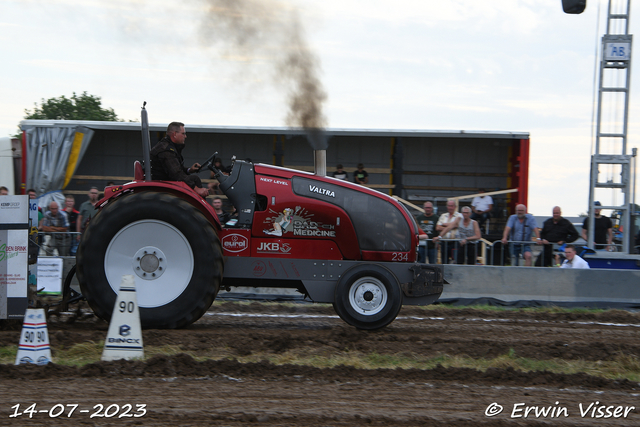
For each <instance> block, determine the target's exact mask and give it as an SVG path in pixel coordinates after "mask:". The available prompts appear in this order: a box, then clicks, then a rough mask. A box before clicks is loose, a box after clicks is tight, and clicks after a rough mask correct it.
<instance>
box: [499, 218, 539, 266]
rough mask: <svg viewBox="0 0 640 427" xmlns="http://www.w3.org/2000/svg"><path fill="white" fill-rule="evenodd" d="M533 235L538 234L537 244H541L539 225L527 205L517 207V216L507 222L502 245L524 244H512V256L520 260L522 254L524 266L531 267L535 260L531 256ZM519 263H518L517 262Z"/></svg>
mask: <svg viewBox="0 0 640 427" xmlns="http://www.w3.org/2000/svg"><path fill="white" fill-rule="evenodd" d="M532 233H535V234H536V243H537V244H540V229H539V228H538V223H537V222H536V219H535V218H534V217H533V215H531V214H528V213H527V207H526V206H525V205H518V206H516V214H515V215H511V216H510V217H509V220H508V221H507V226H506V227H505V228H504V233H502V243H503V244H506V243H507V241H512V242H522V243H512V244H511V245H509V246H510V247H511V254H512V255H513V256H515V257H516V259H518V257H519V256H520V254H522V256H523V258H524V265H525V266H526V267H531V261H532V259H533V257H532V255H531V244H529V243H526V242H531V235H532ZM516 262H517V261H516Z"/></svg>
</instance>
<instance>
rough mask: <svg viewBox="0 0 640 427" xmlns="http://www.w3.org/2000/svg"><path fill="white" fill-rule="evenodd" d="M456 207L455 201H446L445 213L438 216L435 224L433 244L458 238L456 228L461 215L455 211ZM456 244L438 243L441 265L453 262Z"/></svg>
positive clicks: (448, 242)
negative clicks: (450, 260) (435, 232)
mask: <svg viewBox="0 0 640 427" xmlns="http://www.w3.org/2000/svg"><path fill="white" fill-rule="evenodd" d="M457 209H458V206H457V204H456V202H455V201H453V200H449V201H447V213H443V214H442V215H440V218H439V219H438V223H437V224H436V231H437V232H438V233H439V234H436V235H435V236H434V237H433V241H434V242H439V241H440V239H457V238H458V226H459V225H460V221H462V214H461V213H460V212H458V211H457ZM455 247H456V242H451V241H446V242H440V252H441V254H440V256H441V257H442V263H443V264H449V259H452V260H455V259H456V258H455V254H454V253H453V252H454V249H455Z"/></svg>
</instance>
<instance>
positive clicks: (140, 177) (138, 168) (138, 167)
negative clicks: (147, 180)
mask: <svg viewBox="0 0 640 427" xmlns="http://www.w3.org/2000/svg"><path fill="white" fill-rule="evenodd" d="M133 179H134V180H135V181H144V169H143V168H142V163H140V161H139V160H136V161H135V162H133Z"/></svg>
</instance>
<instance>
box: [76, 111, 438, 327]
mask: <svg viewBox="0 0 640 427" xmlns="http://www.w3.org/2000/svg"><path fill="white" fill-rule="evenodd" d="M142 127H143V151H144V156H145V165H147V167H146V173H145V172H143V171H142V167H141V166H140V164H139V163H138V162H136V174H135V180H134V181H133V182H130V183H127V184H124V185H117V186H112V187H108V188H106V189H105V197H104V199H102V200H100V201H99V202H98V204H97V205H96V207H97V208H99V209H100V212H99V213H98V214H97V215H96V216H95V217H94V218H93V219H92V220H91V223H90V225H89V227H88V228H87V230H86V232H85V233H84V235H83V237H82V241H81V242H80V246H79V248H78V253H77V276H78V280H79V283H80V288H81V291H82V294H83V296H84V297H85V298H86V299H87V302H88V303H89V305H90V306H91V308H92V309H93V311H94V312H95V314H96V315H97V316H99V317H100V318H103V319H105V320H109V319H110V317H111V313H112V311H113V305H114V303H115V300H116V294H117V292H118V289H119V286H120V282H121V278H122V276H123V275H125V274H131V275H134V277H135V279H136V280H135V283H136V291H137V299H138V305H139V307H140V316H141V322H142V327H143V328H180V327H184V326H187V325H189V324H191V323H193V322H195V321H196V320H198V319H199V318H200V317H201V316H202V315H203V314H204V313H205V312H206V311H207V309H208V308H209V307H210V306H211V304H212V303H213V301H214V299H215V298H216V295H217V294H218V291H219V290H220V289H221V288H224V289H230V288H231V287H234V286H255V287H271V288H295V289H297V290H298V291H299V292H301V293H302V294H304V295H306V296H307V297H308V298H309V299H310V300H312V301H314V302H321V303H333V306H334V308H335V311H336V313H338V315H339V316H340V317H341V318H342V319H343V320H344V321H345V322H347V323H349V324H350V325H353V326H355V327H357V328H361V329H379V328H382V327H384V326H386V325H388V324H389V323H391V322H392V321H393V320H394V319H395V318H396V316H397V315H398V312H399V311H400V308H401V306H402V304H411V305H427V304H431V303H433V302H435V301H436V300H437V299H438V298H439V297H440V294H441V293H442V290H443V283H444V277H443V267H442V266H436V265H425V264H419V263H416V262H415V260H416V253H417V244H418V237H417V236H418V229H417V225H416V223H415V221H414V219H413V217H412V216H411V215H410V213H409V212H408V211H407V209H406V208H405V207H404V206H403V205H402V204H400V203H398V202H397V201H396V200H395V199H393V198H391V197H389V196H387V195H385V194H382V193H379V192H377V191H374V190H370V189H368V188H366V187H362V186H360V185H357V184H353V183H349V182H345V181H340V180H337V179H334V178H329V177H325V176H319V175H317V174H311V173H306V172H301V171H297V170H292V169H285V168H281V167H276V166H271V165H264V164H254V163H250V162H246V161H241V160H234V161H233V164H232V169H231V173H230V174H229V175H228V176H227V175H224V174H222V173H221V172H220V171H218V170H216V169H215V168H214V166H213V165H212V160H213V156H212V157H211V158H210V159H209V160H208V161H206V162H205V164H204V165H203V168H204V167H206V168H209V169H210V170H212V171H214V172H215V174H216V178H217V179H218V180H219V182H220V188H221V189H222V191H223V192H224V194H225V195H226V196H227V197H228V199H229V200H230V201H231V203H232V204H233V205H234V206H235V208H236V209H237V212H238V221H237V223H236V224H235V225H234V226H233V227H224V228H223V226H222V225H221V224H220V222H219V221H218V217H217V215H216V213H215V211H214V210H213V208H212V207H211V206H210V205H209V204H208V203H207V202H206V201H205V200H203V199H202V198H201V197H200V196H198V195H197V194H196V193H195V192H194V191H193V190H191V189H190V188H189V187H188V186H187V185H186V184H185V183H183V182H173V181H172V182H169V181H152V180H150V179H149V177H150V171H149V168H148V165H149V132H148V123H147V119H146V111H145V110H144V108H143V114H142Z"/></svg>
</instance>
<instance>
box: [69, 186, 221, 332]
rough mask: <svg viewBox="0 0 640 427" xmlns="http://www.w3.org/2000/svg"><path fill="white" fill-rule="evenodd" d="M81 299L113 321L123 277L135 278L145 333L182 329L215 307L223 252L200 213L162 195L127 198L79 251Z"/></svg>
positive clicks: (99, 219) (92, 228) (100, 219)
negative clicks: (151, 330) (213, 305)
mask: <svg viewBox="0 0 640 427" xmlns="http://www.w3.org/2000/svg"><path fill="white" fill-rule="evenodd" d="M77 269H78V271H77V275H78V281H79V283H80V288H81V290H82V294H83V295H84V296H85V298H86V299H87V302H88V303H89V305H90V306H91V308H92V309H93V311H94V313H95V314H96V315H97V316H98V317H100V318H102V319H105V320H107V321H108V320H110V318H111V315H112V312H113V306H114V304H115V300H116V295H117V293H118V291H119V289H120V283H121V281H122V276H123V275H133V276H134V279H135V285H136V294H137V300H138V306H139V308H140V320H141V323H142V327H143V328H180V327H184V326H187V325H189V324H191V323H193V322H195V321H196V320H198V319H199V318H200V317H201V316H202V315H203V314H204V313H205V312H206V311H207V309H208V308H209V307H210V306H211V304H212V303H213V300H214V299H215V297H216V295H217V293H218V289H219V286H220V282H221V281H222V272H223V261H222V248H221V246H220V241H219V239H218V235H217V233H216V230H215V229H214V227H213V226H212V225H211V223H210V222H209V221H207V219H206V218H205V217H204V215H202V213H201V212H200V211H199V210H198V209H196V208H195V207H194V206H192V205H191V204H189V203H188V202H186V201H185V200H182V199H180V198H179V197H176V196H173V195H170V194H165V193H156V192H142V193H135V194H131V195H127V196H123V197H121V198H120V199H117V200H115V201H113V202H111V203H109V204H108V205H107V206H106V207H105V208H104V209H103V210H102V211H101V212H100V213H99V214H98V215H96V217H95V218H93V219H92V220H91V223H90V225H89V227H87V230H86V231H85V233H84V235H83V237H82V241H81V242H80V246H79V248H78V253H77Z"/></svg>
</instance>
